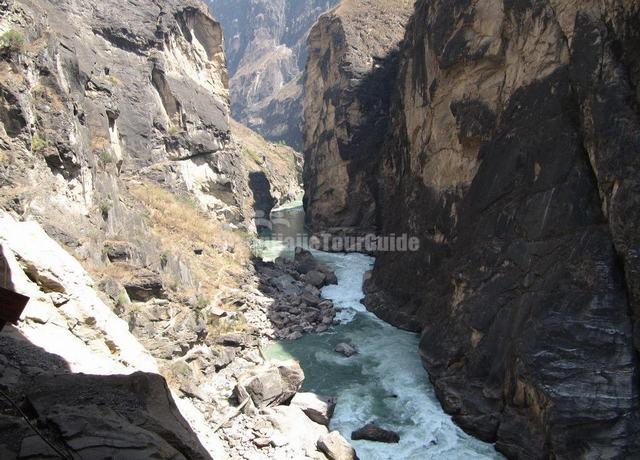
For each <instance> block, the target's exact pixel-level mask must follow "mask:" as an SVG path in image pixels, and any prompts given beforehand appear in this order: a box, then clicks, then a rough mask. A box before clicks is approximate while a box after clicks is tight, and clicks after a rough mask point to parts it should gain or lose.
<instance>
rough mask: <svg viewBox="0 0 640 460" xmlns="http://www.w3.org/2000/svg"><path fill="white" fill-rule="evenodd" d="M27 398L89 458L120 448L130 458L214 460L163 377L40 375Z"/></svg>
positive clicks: (40, 416) (70, 442)
mask: <svg viewBox="0 0 640 460" xmlns="http://www.w3.org/2000/svg"><path fill="white" fill-rule="evenodd" d="M27 399H28V401H29V403H30V405H31V407H32V408H33V410H34V411H35V413H36V414H37V416H38V418H39V420H42V421H45V420H46V421H47V422H48V423H51V424H52V426H55V427H56V431H58V432H59V433H60V436H61V438H62V439H63V440H64V442H65V443H66V444H67V445H69V446H70V447H71V448H72V449H73V450H74V451H75V452H77V453H78V455H80V456H81V457H83V458H85V457H86V458H102V457H103V456H105V455H106V456H109V455H108V453H109V452H111V451H112V449H113V448H114V447H116V448H118V449H119V450H120V452H122V454H123V455H125V456H126V457H127V458H136V459H137V458H140V459H142V458H150V457H158V458H172V457H176V456H179V455H186V456H188V457H189V458H194V459H203V460H204V459H209V458H210V456H209V454H208V453H207V451H206V450H205V449H204V447H203V446H202V444H201V443H200V441H199V440H198V438H197V437H196V435H195V434H194V433H193V432H192V431H191V430H190V429H189V428H188V426H189V425H188V424H187V422H186V421H185V420H184V418H182V416H181V415H180V412H179V411H178V409H177V407H176V405H175V403H174V401H173V398H172V397H171V394H170V392H169V389H168V388H167V385H166V382H165V381H164V379H163V378H162V377H160V376H159V375H152V374H145V373H135V374H132V375H130V376H88V375H59V376H55V377H48V376H47V377H40V378H36V379H34V380H33V382H32V383H31V385H30V386H29V388H28V391H27ZM127 452H129V454H126V453H127Z"/></svg>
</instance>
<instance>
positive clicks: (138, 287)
mask: <svg viewBox="0 0 640 460" xmlns="http://www.w3.org/2000/svg"><path fill="white" fill-rule="evenodd" d="M124 288H125V290H126V291H127V295H128V296H129V298H130V299H131V300H132V301H134V302H147V301H149V300H151V299H154V298H160V299H161V298H164V297H165V291H164V286H163V284H162V279H161V278H160V275H158V274H157V273H155V272H152V271H151V270H146V269H143V270H139V271H138V272H137V273H136V274H135V275H134V276H133V277H132V278H131V279H129V280H128V281H126V282H125V283H124Z"/></svg>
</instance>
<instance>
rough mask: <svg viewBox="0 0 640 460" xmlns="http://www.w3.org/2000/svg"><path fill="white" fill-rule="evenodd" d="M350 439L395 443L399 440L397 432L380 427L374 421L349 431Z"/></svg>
mask: <svg viewBox="0 0 640 460" xmlns="http://www.w3.org/2000/svg"><path fill="white" fill-rule="evenodd" d="M351 439H352V440H354V441H358V440H365V441H375V442H384V443H388V444H397V443H399V442H400V436H399V435H398V433H396V432H394V431H390V430H385V429H384V428H380V427H379V426H378V425H376V424H375V423H368V424H367V425H365V426H363V427H362V428H360V429H358V430H356V431H354V432H353V433H351Z"/></svg>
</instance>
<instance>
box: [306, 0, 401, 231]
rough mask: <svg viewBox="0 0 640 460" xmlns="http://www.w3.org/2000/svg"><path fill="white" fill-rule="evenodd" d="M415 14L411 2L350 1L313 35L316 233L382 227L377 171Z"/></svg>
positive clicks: (311, 155)
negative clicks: (401, 59)
mask: <svg viewBox="0 0 640 460" xmlns="http://www.w3.org/2000/svg"><path fill="white" fill-rule="evenodd" d="M411 12H412V5H411V4H410V2H407V1H404V0H397V1H392V2H389V1H378V0H364V1H360V0H346V1H343V2H341V3H340V4H339V5H338V6H337V7H336V8H334V9H333V10H331V11H330V12H328V13H326V14H324V15H322V16H321V17H320V19H319V20H318V22H317V23H316V24H315V25H314V26H313V28H312V30H311V32H310V34H309V60H308V62H307V67H306V75H305V105H304V119H305V128H306V129H305V132H304V155H305V166H304V183H305V211H306V219H307V223H308V224H309V225H310V226H311V229H312V230H314V231H318V230H329V231H332V232H340V231H342V232H346V233H349V232H353V231H366V230H368V229H372V228H374V227H375V225H376V218H375V196H376V190H375V188H376V185H375V182H376V181H375V174H374V172H373V171H374V170H375V165H376V164H377V157H378V153H379V146H380V144H381V143H382V141H383V139H384V134H385V131H386V127H387V123H388V110H389V102H390V97H391V94H392V90H393V88H394V83H395V79H394V76H395V73H396V68H397V65H396V64H397V63H396V57H397V53H398V49H399V48H398V47H399V44H400V42H401V40H402V38H403V36H404V30H405V25H406V23H407V21H408V19H409V16H410V14H411Z"/></svg>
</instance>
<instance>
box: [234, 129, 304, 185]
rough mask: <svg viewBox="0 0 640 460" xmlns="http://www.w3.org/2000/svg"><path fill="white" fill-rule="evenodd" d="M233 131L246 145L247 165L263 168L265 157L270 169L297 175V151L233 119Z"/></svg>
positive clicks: (253, 167)
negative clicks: (274, 141)
mask: <svg viewBox="0 0 640 460" xmlns="http://www.w3.org/2000/svg"><path fill="white" fill-rule="evenodd" d="M231 132H232V133H233V135H234V136H235V138H236V139H237V140H238V142H240V144H242V146H243V147H244V149H243V153H244V158H245V160H246V162H247V166H248V167H249V168H250V169H251V170H253V171H258V170H263V169H264V168H265V167H267V165H264V164H263V157H264V159H266V161H267V162H268V169H270V170H272V171H286V170H290V171H292V176H295V170H296V152H295V151H294V150H293V149H292V148H291V147H288V146H286V145H279V144H273V143H271V142H269V141H267V140H266V139H264V138H263V137H262V136H260V135H259V134H258V133H256V132H255V131H252V130H251V129H249V128H247V127H246V126H244V125H242V124H240V123H238V122H237V121H235V120H231Z"/></svg>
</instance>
